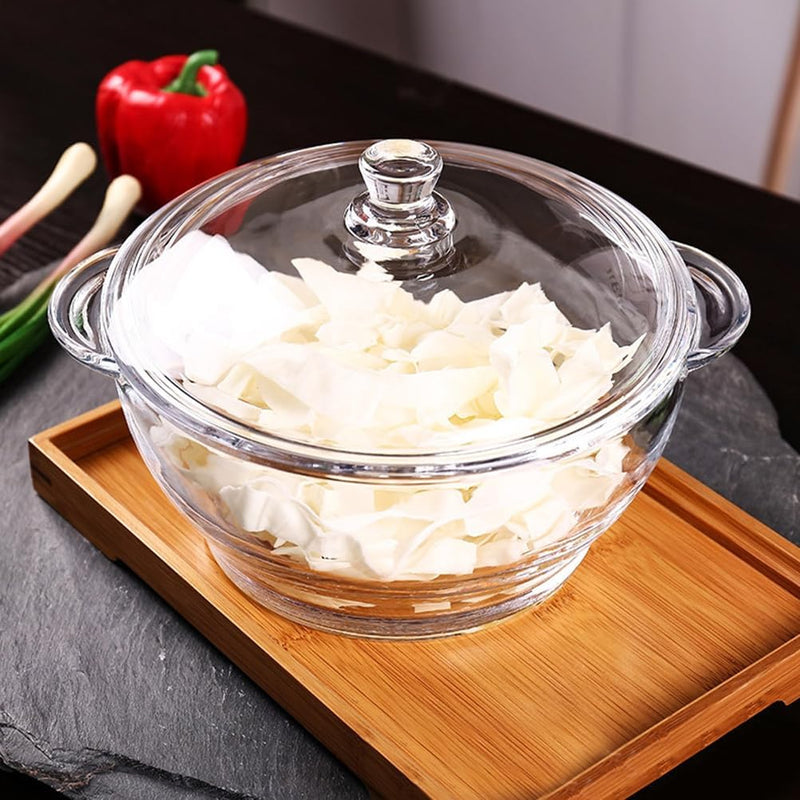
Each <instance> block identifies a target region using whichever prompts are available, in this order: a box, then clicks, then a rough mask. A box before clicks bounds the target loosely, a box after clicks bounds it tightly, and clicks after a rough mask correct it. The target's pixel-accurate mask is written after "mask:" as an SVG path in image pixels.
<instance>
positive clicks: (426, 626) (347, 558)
mask: <svg viewBox="0 0 800 800" xmlns="http://www.w3.org/2000/svg"><path fill="white" fill-rule="evenodd" d="M440 173H441V180H440V181H439V183H438V187H437V191H434V185H435V184H436V183H437V179H439V177H440ZM364 183H366V191H365V190H364ZM195 231H204V232H206V233H208V234H220V235H223V236H224V237H225V238H226V239H227V241H228V243H229V244H230V245H231V247H232V248H233V250H235V251H237V252H240V253H248V254H249V255H251V256H253V257H254V258H255V259H256V260H257V261H258V262H259V263H260V264H261V265H263V266H264V267H265V268H268V269H270V270H274V271H276V273H291V271H292V267H291V263H290V262H291V259H293V258H296V257H311V258H315V259H320V260H322V261H324V262H326V263H327V264H329V265H331V266H332V267H333V268H334V269H336V270H337V271H338V272H340V273H344V274H347V275H354V274H358V275H361V274H362V272H361V271H362V270H364V269H365V268H366V269H368V270H372V271H373V272H374V271H375V270H378V272H379V273H380V280H381V281H383V282H386V281H390V282H391V283H392V285H395V284H397V285H399V286H400V287H402V289H403V290H405V291H406V292H408V293H409V294H410V295H411V296H412V297H413V298H415V299H416V300H418V301H422V302H424V303H428V304H431V303H433V302H434V298H436V297H439V296H440V295H441V293H442V291H443V290H445V289H447V290H450V292H451V293H453V294H454V295H455V296H456V298H457V300H455V301H454V302H456V304H460V303H468V302H470V301H481V300H482V299H483V298H492V297H494V296H496V295H497V296H499V295H498V293H501V292H507V293H510V292H514V290H517V289H518V288H519V287H520V286H524V285H526V284H537V283H538V284H539V285H540V287H541V289H542V290H543V291H544V294H545V295H546V298H549V300H550V301H553V302H554V303H555V304H556V306H557V308H558V309H559V310H560V312H561V313H562V314H563V315H564V316H565V317H566V319H567V320H568V322H569V324H570V325H572V326H574V327H576V328H580V329H584V330H598V329H602V328H603V326H604V325H607V324H608V325H610V327H609V328H608V330H609V331H610V333H611V336H613V339H614V341H615V342H616V344H617V345H619V346H627V347H629V348H630V350H629V351H628V352H629V357H628V358H627V359H626V360H625V363H624V364H623V365H622V366H621V367H620V368H619V369H618V370H617V371H616V372H615V373H614V375H613V378H611V379H610V380H609V382H608V385H607V386H606V387H605V388H604V390H603V391H602V392H601V393H600V394H599V395H598V396H596V397H592V398H591V402H589V403H588V404H587V405H586V407H585V408H580V409H578V410H577V411H575V413H572V414H570V415H568V416H567V418H565V419H558V420H556V421H555V422H553V424H547V425H543V424H538V425H535V426H532V427H530V428H529V429H519V428H514V427H513V426H512V427H510V428H509V427H508V426H506V427H504V426H503V425H498V426H496V427H493V426H492V425H489V426H488V427H486V428H485V429H483V434H482V435H481V436H480V437H478V438H477V439H475V440H474V441H464V442H461V443H456V444H453V443H452V442H449V441H447V440H440V439H437V438H435V437H434V438H432V439H431V440H430V442H426V441H425V439H424V437H422V438H418V439H417V440H416V441H415V442H414V443H413V445H410V444H409V445H397V444H396V443H395V444H391V443H390V444H385V443H382V442H380V441H379V440H376V441H379V444H378V445H376V446H374V447H370V446H369V441H370V440H369V439H368V438H367V439H365V440H364V442H366V444H364V442H360V443H359V440H355V444H354V443H353V441H349V442H348V443H347V444H345V445H342V444H341V443H337V441H335V440H334V441H330V440H326V439H324V438H323V439H315V438H314V437H313V436H310V435H307V434H294V433H292V432H291V431H288V432H287V431H286V430H285V429H280V430H272V429H270V427H269V425H268V424H267V425H265V424H261V423H259V424H256V423H254V422H253V421H252V419H250V420H246V419H243V418H241V417H239V416H237V414H236V413H233V412H232V411H231V408H230V407H227V406H225V407H223V406H221V405H220V404H219V403H216V402H211V401H209V400H208V397H207V395H204V394H203V393H202V392H199V391H194V389H193V384H192V381H191V380H189V379H188V378H187V375H186V374H184V373H182V372H181V371H180V370H178V371H177V372H176V371H175V370H174V369H173V370H169V369H166V368H164V367H163V365H162V364H161V363H160V362H159V360H158V358H156V357H155V356H154V352H155V350H154V347H156V348H157V346H158V345H157V343H155V344H153V342H151V341H150V339H152V337H153V334H152V332H151V330H150V329H149V327H148V319H147V315H146V314H145V313H144V311H143V310H142V311H140V309H139V306H138V305H137V304H138V303H139V299H140V294H139V295H137V293H136V291H135V289H134V288H132V287H134V286H135V283H136V276H137V275H138V274H140V273H141V272H142V270H143V269H145V267H146V266H147V265H148V264H150V263H151V262H153V261H154V260H155V259H158V258H159V257H160V256H162V255H163V254H164V253H167V254H169V252H170V251H171V249H172V248H175V247H176V246H177V244H178V243H179V242H181V240H182V239H184V237H187V236H188V235H189V234H192V235H194V236H197V234H193V233H192V232H195ZM175 252H177V251H175ZM159 263H161V262H159ZM526 291H527V290H526ZM537 291H538V290H537ZM506 296H509V295H503V297H506ZM439 300H441V297H439ZM439 300H437V301H435V302H439ZM487 302H492V301H490V300H487ZM242 303H243V307H244V305H245V298H242ZM166 307H168V304H167V306H166ZM429 307H430V306H429ZM459 307H460V306H459ZM123 308H124V309H126V310H125V315H123V311H122V309H123ZM353 308H354V311H353V316H354V317H355V318H356V321H357V322H359V324H362V323H363V324H365V325H366V324H369V323H370V320H360V321H359V320H358V316H359V313H358V302H357V299H356V303H355V305H354V306H353ZM123 316H124V323H122V322H120V319H121V318H122V317H123ZM748 318H749V301H748V297H747V294H746V292H745V290H744V288H743V286H742V284H741V283H740V281H739V280H738V278H737V277H736V276H735V275H734V274H733V273H732V272H731V271H730V270H729V269H728V268H727V267H725V266H724V265H723V264H721V263H720V262H719V261H717V260H716V259H714V258H712V257H711V256H708V255H706V254H704V253H702V252H700V251H698V250H696V249H694V248H692V247H688V246H685V245H681V244H677V243H673V242H670V241H669V240H668V239H667V238H666V237H665V235H664V234H663V233H662V232H661V231H660V230H659V229H658V228H657V227H656V226H655V225H654V224H653V223H652V222H651V221H650V220H649V219H648V218H646V217H645V216H644V215H643V214H641V213H640V212H639V211H637V210H636V209H635V208H633V207H632V206H631V205H629V204H628V203H626V202H625V201H624V200H622V199H621V198H619V197H617V196H616V195H614V194H613V193H611V192H609V191H607V190H606V189H604V188H602V187H600V186H597V185H596V184H594V183H592V182H590V181H587V180H585V179H583V178H581V177H579V176H576V175H574V174H571V173H569V172H566V171H564V170H562V169H559V168H557V167H554V166H551V165H549V164H545V163H542V162H539V161H536V160H534V159H531V158H526V157H522V156H519V155H513V154H510V153H505V152H501V151H497V150H491V149H488V148H483V147H477V146H472V145H463V144H452V143H444V142H440V143H431V144H424V143H420V142H412V141H407V140H387V141H383V142H377V143H370V142H351V143H344V144H332V145H326V146H321V147H314V148H310V149H306V150H300V151H297V152H291V153H286V154H282V155H277V156H274V157H271V158H267V159H264V160H261V161H257V162H253V163H251V164H247V165H245V166H243V167H240V168H238V169H235V170H232V171H231V172H228V173H226V174H224V175H221V176H219V177H218V178H216V179H213V180H211V181H209V182H207V183H205V184H203V185H201V186H199V187H197V188H196V189H194V190H192V191H190V192H188V193H186V194H184V195H183V196H182V197H180V198H178V199H177V200H175V201H173V202H172V203H170V204H169V205H167V206H165V207H164V208H163V209H161V210H160V211H158V212H157V213H155V214H153V215H152V216H151V217H149V218H148V219H147V220H145V221H144V222H143V223H142V224H141V225H140V226H139V227H138V228H137V229H136V231H135V232H134V233H133V234H132V235H131V236H130V237H129V238H128V239H127V240H126V241H125V242H124V243H123V244H122V246H121V247H119V248H118V249H113V250H108V251H104V252H102V253H99V254H97V255H96V256H94V257H92V258H90V259H88V260H87V261H85V262H83V263H82V264H80V265H79V266H78V267H76V268H75V269H74V270H73V271H72V272H71V273H70V274H69V275H68V276H66V277H65V278H64V279H63V280H62V281H61V283H60V284H59V286H58V288H57V289H56V291H55V293H54V295H53V298H52V301H51V306H50V322H51V326H52V328H53V331H54V334H55V336H56V338H57V339H58V340H59V342H60V343H61V344H62V346H63V347H64V348H65V349H66V350H67V351H68V352H69V353H70V354H71V355H72V356H74V357H75V358H76V359H77V360H79V361H81V362H83V363H84V364H86V365H87V366H89V367H91V368H93V369H95V370H98V371H99V372H102V373H105V374H107V375H109V376H111V377H113V378H114V379H115V380H116V382H117V389H118V393H119V397H120V401H121V403H122V407H123V410H124V413H125V417H126V419H127V422H128V425H129V427H130V430H131V433H132V435H133V438H134V440H135V442H136V445H137V447H138V449H139V451H140V453H141V455H142V457H143V459H144V460H145V462H146V463H147V466H148V467H149V469H150V471H151V472H152V474H153V476H154V478H155V480H156V481H157V482H158V483H159V485H160V486H161V488H162V489H163V490H164V492H165V493H166V494H167V496H168V497H169V498H170V499H171V500H172V501H173V502H174V503H175V504H176V505H177V507H178V508H179V509H180V510H181V511H182V512H183V513H184V514H185V515H186V516H187V517H188V518H189V519H190V520H191V521H192V522H193V523H195V525H196V526H197V527H198V528H199V530H200V531H201V532H202V533H203V534H204V536H205V538H206V540H207V542H208V546H209V548H210V550H211V552H212V553H213V555H214V557H215V559H216V560H217V562H218V563H219V565H220V567H221V568H222V570H223V571H224V572H225V574H226V575H227V576H228V577H229V578H230V579H231V580H232V581H233V582H234V583H235V584H236V585H237V586H238V587H240V588H241V589H242V590H243V591H244V592H246V593H247V594H248V595H250V596H251V597H253V598H254V599H256V600H257V601H258V602H259V603H261V604H263V605H264V606H266V607H267V608H269V609H272V610H274V611H276V612H278V613H280V614H283V615H285V616H286V617H289V618H291V619H293V620H295V621H297V622H300V623H303V624H306V625H310V626H313V627H317V628H320V629H323V630H327V631H335V632H341V633H348V634H354V635H362V636H374V637H395V638H416V637H431V636H441V635H446V634H453V633H459V632H464V631H469V630H474V629H476V628H478V627H480V626H482V625H484V624H486V623H488V622H491V621H494V620H498V619H500V618H502V617H505V616H507V615H509V614H511V613H513V612H516V611H519V610H520V609H524V608H527V607H529V606H532V605H534V604H537V603H540V602H542V601H544V600H546V599H547V598H548V597H550V596H551V595H552V594H553V593H554V592H555V591H556V590H557V589H558V588H559V587H560V586H561V585H562V584H563V583H564V581H565V580H566V579H567V578H568V577H569V576H570V575H571V574H572V572H573V571H574V570H575V569H576V568H577V567H578V565H579V564H580V562H581V560H582V559H583V558H584V556H585V554H586V552H587V550H588V548H589V546H590V545H591V544H592V542H593V541H594V540H595V539H596V538H597V537H598V536H600V534H602V533H603V532H604V531H605V530H606V529H607V528H608V527H609V526H610V525H611V524H612V523H613V522H614V520H616V519H617V517H618V516H619V515H620V514H621V513H622V512H623V511H624V509H625V508H626V506H627V505H628V504H629V503H630V502H631V500H632V499H633V497H634V496H635V494H636V493H637V492H638V491H639V489H640V488H641V486H642V485H643V483H644V482H645V480H646V479H647V477H648V475H649V474H650V472H651V471H652V469H653V467H654V465H655V463H656V461H657V460H658V458H659V456H660V455H661V453H662V451H663V449H664V446H665V444H666V441H667V438H668V436H669V434H670V431H671V429H672V426H673V423H674V420H675V414H676V412H677V410H678V407H679V404H680V398H681V392H682V387H683V382H684V379H685V377H686V375H687V374H688V372H690V371H691V370H694V369H697V368H699V367H702V366H703V365H704V364H705V363H707V362H708V361H710V360H711V359H713V358H716V357H717V356H719V355H721V354H723V353H724V352H726V351H727V350H728V349H729V348H730V347H731V346H732V345H733V344H734V343H735V342H736V341H737V339H738V338H739V336H740V335H741V333H742V331H743V330H744V328H745V326H746V324H747V321H748ZM503 332H504V329H501V330H495V331H494V333H493V334H492V335H494V336H500V335H502V334H503ZM401 334H403V335H404V333H403V331H401ZM598 341H599V340H598ZM562 357H563V356H558V357H554V360H553V363H552V364H551V365H549V366H548V369H550V370H561V368H562V366H563V364H560V363H559V362H560V359H561V358H562ZM313 364H314V362H312V361H309V362H308V364H304V363H303V362H300V363H299V364H298V367H297V371H298V372H306V373H307V374H308V375H312V373H314V366H313ZM450 374H452V373H450ZM519 374H520V375H522V377H523V379H524V377H525V375H524V371H523V372H522V373H519ZM558 374H559V375H561V372H560V371H559V373H558ZM565 375H566V373H564V376H565ZM269 377H270V376H267V378H269ZM423 377H424V376H423ZM406 378H407V379H408V380H409V381H411V383H409V384H408V385H409V386H412V385H416V386H418V387H421V386H424V385H425V384H413V381H415V380H418V379H419V375H411V376H405V377H404V378H403V380H406ZM564 381H566V377H564ZM404 385H405V384H404ZM328 388H329V389H330V390H331V392H332V393H333V394H336V393H337V392H338V393H341V392H343V391H345V390H346V389H349V387H342V386H340V385H337V386H332V385H330V384H329V385H328ZM334 390H335V391H334ZM537 390H538V389H537V387H536V386H534V387H533V388H532V389H531V391H533V392H535V391H537ZM321 391H323V392H324V386H323V389H322V390H321ZM352 391H353V395H352V398H351V405H352V412H353V413H352V414H351V417H353V419H351V427H354V429H356V430H357V429H358V424H359V420H358V417H359V414H361V413H364V414H365V419H366V415H367V411H366V410H364V409H366V407H367V406H370V407H371V404H372V405H375V402H377V401H375V402H373V401H374V400H375V399H374V398H372V397H368V396H359V395H358V393H357V391H356V390H355V389H353V390H352ZM523 394H524V393H523ZM493 396H494V397H495V398H496V397H497V395H496V394H495V395H493ZM311 402H312V404H313V402H314V401H313V399H312V401H311ZM381 402H389V403H391V402H400V401H399V400H397V401H396V400H395V399H392V398H388V399H386V400H385V401H384V400H381ZM414 402H415V403H417V404H418V406H419V408H424V407H425V406H426V403H427V402H429V399H428V398H427V397H426V395H425V391H424V389H421V390H418V393H417V395H416V399H415V401H414ZM498 403H499V401H498ZM267 409H268V407H267ZM262 410H263V404H262ZM268 410H269V409H268ZM420 413H421V412H420ZM458 421H459V422H460V421H461V420H460V419H459V420H458ZM364 424H365V425H366V424H367V423H366V422H365V423H364ZM447 424H449V423H447Z"/></svg>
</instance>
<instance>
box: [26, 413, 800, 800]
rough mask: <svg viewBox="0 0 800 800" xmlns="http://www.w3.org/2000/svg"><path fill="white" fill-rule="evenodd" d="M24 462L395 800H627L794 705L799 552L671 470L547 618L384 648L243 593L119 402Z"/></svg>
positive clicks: (799, 638)
mask: <svg viewBox="0 0 800 800" xmlns="http://www.w3.org/2000/svg"><path fill="white" fill-rule="evenodd" d="M30 459H31V468H32V472H33V483H34V486H35V488H36V491H37V492H39V494H40V495H41V496H42V497H43V498H44V499H45V500H47V502H48V503H50V504H51V505H52V506H53V507H54V508H56V509H57V510H58V511H60V512H61V513H62V514H63V515H64V516H65V517H66V518H67V519H68V520H69V521H70V522H71V523H72V524H73V525H75V527H76V528H77V529H78V530H79V531H81V533H83V534H84V536H86V537H87V538H88V539H90V540H91V541H92V542H94V543H95V545H97V547H99V548H100V549H101V550H102V551H103V552H104V553H105V554H106V555H107V556H108V557H109V558H112V559H120V560H121V561H123V562H124V563H125V564H127V565H128V566H129V567H130V568H131V569H132V570H133V571H134V572H136V574H137V575H139V576H140V577H141V578H142V579H143V580H144V581H145V582H147V583H148V584H149V585H150V586H151V587H153V589H155V590H156V591H157V592H158V593H159V594H160V595H161V596H162V597H163V598H164V599H165V600H166V601H167V602H168V603H170V604H171V605H172V606H173V607H174V608H175V609H176V610H177V611H178V613H180V614H182V615H183V616H184V617H185V618H186V619H187V620H188V621H189V622H191V624H192V625H194V626H195V627H196V628H197V629H198V630H199V631H201V632H202V633H203V634H204V635H205V636H206V637H208V639H209V640H210V641H211V642H213V644H214V645H216V646H217V647H218V648H219V649H220V650H221V651H222V652H223V653H225V654H226V655H227V656H228V657H229V658H230V659H231V660H232V661H233V662H234V663H235V664H237V665H238V666H239V667H240V668H241V669H242V670H243V671H244V672H245V673H247V675H249V676H250V677H251V678H252V679H253V680H254V681H255V682H256V683H258V685H259V686H261V687H262V688H263V689H264V690H265V691H266V692H268V693H269V694H270V695H271V696H272V697H273V698H274V699H275V700H277V701H278V702H279V703H280V704H281V705H283V706H284V707H285V708H286V709H287V710H288V711H289V713H291V714H292V715H293V716H294V717H295V718H296V719H297V720H298V721H299V722H300V723H302V724H303V725H304V726H305V727H306V728H308V730H309V731H311V733H313V734H314V735H315V736H316V737H318V738H319V739H320V741H322V742H323V743H324V744H325V745H326V746H327V747H328V748H330V750H331V751H332V752H333V753H335V754H336V755H337V756H338V757H339V758H340V759H341V760H342V761H344V762H345V763H346V764H347V765H348V766H349V767H350V768H351V769H353V770H354V771H355V772H356V773H357V774H358V775H360V776H361V777H362V778H363V779H364V781H365V782H366V783H367V784H368V785H369V786H370V787H371V788H372V789H373V790H374V791H375V792H376V793H378V794H380V795H383V796H386V797H402V798H413V797H433V798H448V799H449V798H456V797H457V798H460V799H461V800H463V799H465V798H481V800H491V799H492V798H497V799H498V800H499V798H503V799H506V798H533V797H549V798H567V797H569V798H592V800H597V799H598V798H606V797H613V798H618V797H622V796H625V795H627V794H629V793H631V792H633V791H635V790H636V789H638V788H640V787H642V786H644V785H646V784H647V783H649V782H650V781H652V780H654V779H655V778H657V777H658V776H660V775H661V774H663V773H664V772H666V771H667V770H669V769H670V768H672V767H673V766H675V765H676V764H678V763H680V762H681V761H683V760H684V759H686V758H688V757H689V756H691V755H692V754H694V753H695V752H697V751H698V750H700V749H701V748H702V747H704V746H705V745H706V744H708V743H709V742H711V741H713V740H714V739H716V738H718V737H719V736H721V735H722V734H724V733H726V732H727V731H729V730H730V729H732V728H734V727H735V726H736V725H738V724H740V723H741V722H743V721H744V720H746V719H747V718H748V717H750V716H752V715H753V714H755V713H757V712H758V711H760V710H761V709H763V708H765V707H766V706H768V705H770V704H771V703H773V702H776V701H779V700H782V701H783V702H785V703H790V702H792V701H794V700H795V699H797V698H798V696H800V550H798V548H796V547H794V546H793V545H792V544H790V543H789V542H787V541H786V540H784V539H782V538H781V537H780V536H778V535H777V534H776V533H774V532H772V531H770V530H768V529H767V528H765V527H764V526H763V525H761V524H760V523H759V522H757V521H756V520H754V519H752V518H751V517H749V516H748V515H747V514H745V513H744V512H742V511H741V510H739V509H737V508H736V507H734V506H733V505H731V504H730V503H728V502H727V501H726V500H724V499H723V498H721V497H719V496H718V495H716V494H714V493H713V492H711V491H710V490H709V489H707V488H706V487H704V486H703V485H701V484H700V483H698V482H697V481H695V480H694V479H692V478H690V477H689V476H688V475H686V474H685V473H683V472H681V471H680V470H679V469H677V468H676V467H674V466H672V465H671V464H669V463H666V462H664V461H662V462H661V463H660V464H659V466H658V468H657V469H656V471H655V473H654V474H653V476H652V478H651V479H650V482H649V483H648V484H647V486H646V487H645V489H644V490H643V491H642V492H641V493H640V494H639V495H638V496H637V498H636V499H635V500H634V502H633V504H632V505H631V507H630V509H629V510H628V511H627V512H626V513H625V514H624V515H623V517H622V519H621V520H620V521H619V522H617V523H616V524H615V525H614V527H613V528H612V529H611V530H610V531H609V532H608V533H607V534H605V535H604V536H603V537H602V538H601V539H600V540H599V541H598V542H597V543H596V544H595V545H594V546H593V548H592V549H591V550H590V552H589V555H588V556H587V557H586V559H585V561H584V563H583V564H582V565H581V566H580V567H579V568H578V571H577V572H576V573H575V575H574V576H573V577H572V578H571V579H570V580H569V581H568V583H567V585H566V586H565V588H564V589H562V590H561V592H560V593H559V594H558V595H556V596H555V597H554V598H553V599H552V600H550V601H549V602H547V603H545V604H544V605H543V606H541V607H540V608H537V609H531V610H528V611H525V612H522V613H520V614H518V615H516V616H515V617H512V618H511V619H509V620H507V621H506V622H503V623H501V624H499V625H495V626H493V627H489V628H487V629H486V630H483V631H480V632H478V633H474V634H469V635H466V636H459V637H454V638H449V639H439V640H428V641H419V642H388V641H375V640H360V639H352V638H346V637H342V636H335V635H332V634H325V633H320V632H317V631H314V630H310V629H308V628H304V627H301V626H299V625H296V624H294V623H292V622H288V621H286V620H284V619H282V618H281V617H278V616H276V615H275V614H273V613H271V612H269V611H266V610H264V609H263V608H261V607H260V606H258V605H257V604H255V603H254V602H252V601H251V600H249V599H248V598H247V597H246V596H245V595H243V594H242V593H241V592H239V591H238V590H237V589H236V588H235V587H234V586H233V584H232V583H231V582H230V581H229V580H228V579H227V578H226V577H225V576H224V575H223V573H222V572H221V570H220V569H219V568H218V567H217V566H216V564H215V562H214V561H213V559H212V558H211V556H210V554H209V552H208V550H207V548H206V546H205V544H204V541H203V538H202V536H201V535H200V533H199V532H198V531H197V530H195V529H194V528H193V527H192V526H191V524H190V523H188V522H186V521H185V520H184V519H183V517H181V516H180V515H179V513H178V512H177V511H176V510H175V509H174V508H173V506H172V505H171V504H170V502H169V501H168V500H167V499H166V497H165V496H164V495H163V494H162V493H161V491H160V490H159V489H158V487H157V486H156V484H155V482H154V481H153V479H152V478H151V476H150V474H149V473H148V471H147V469H146V468H145V466H144V464H143V462H142V460H141V459H140V457H139V455H138V453H137V451H136V449H135V447H134V445H133V442H132V440H131V438H130V436H129V434H128V431H127V428H126V426H125V422H124V419H123V417H122V413H121V411H120V408H119V405H118V404H117V403H111V404H109V405H106V406H103V407H102V408H99V409H97V410H96V411H93V412H90V413H89V414H85V415H83V416H81V417H78V418H77V419H74V420H71V421H69V422H65V423H64V424H62V425H59V426H57V427H55V428H52V429H50V430H48V431H45V432H44V433H40V434H39V435H38V436H35V437H34V438H33V439H32V440H31V442H30Z"/></svg>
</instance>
